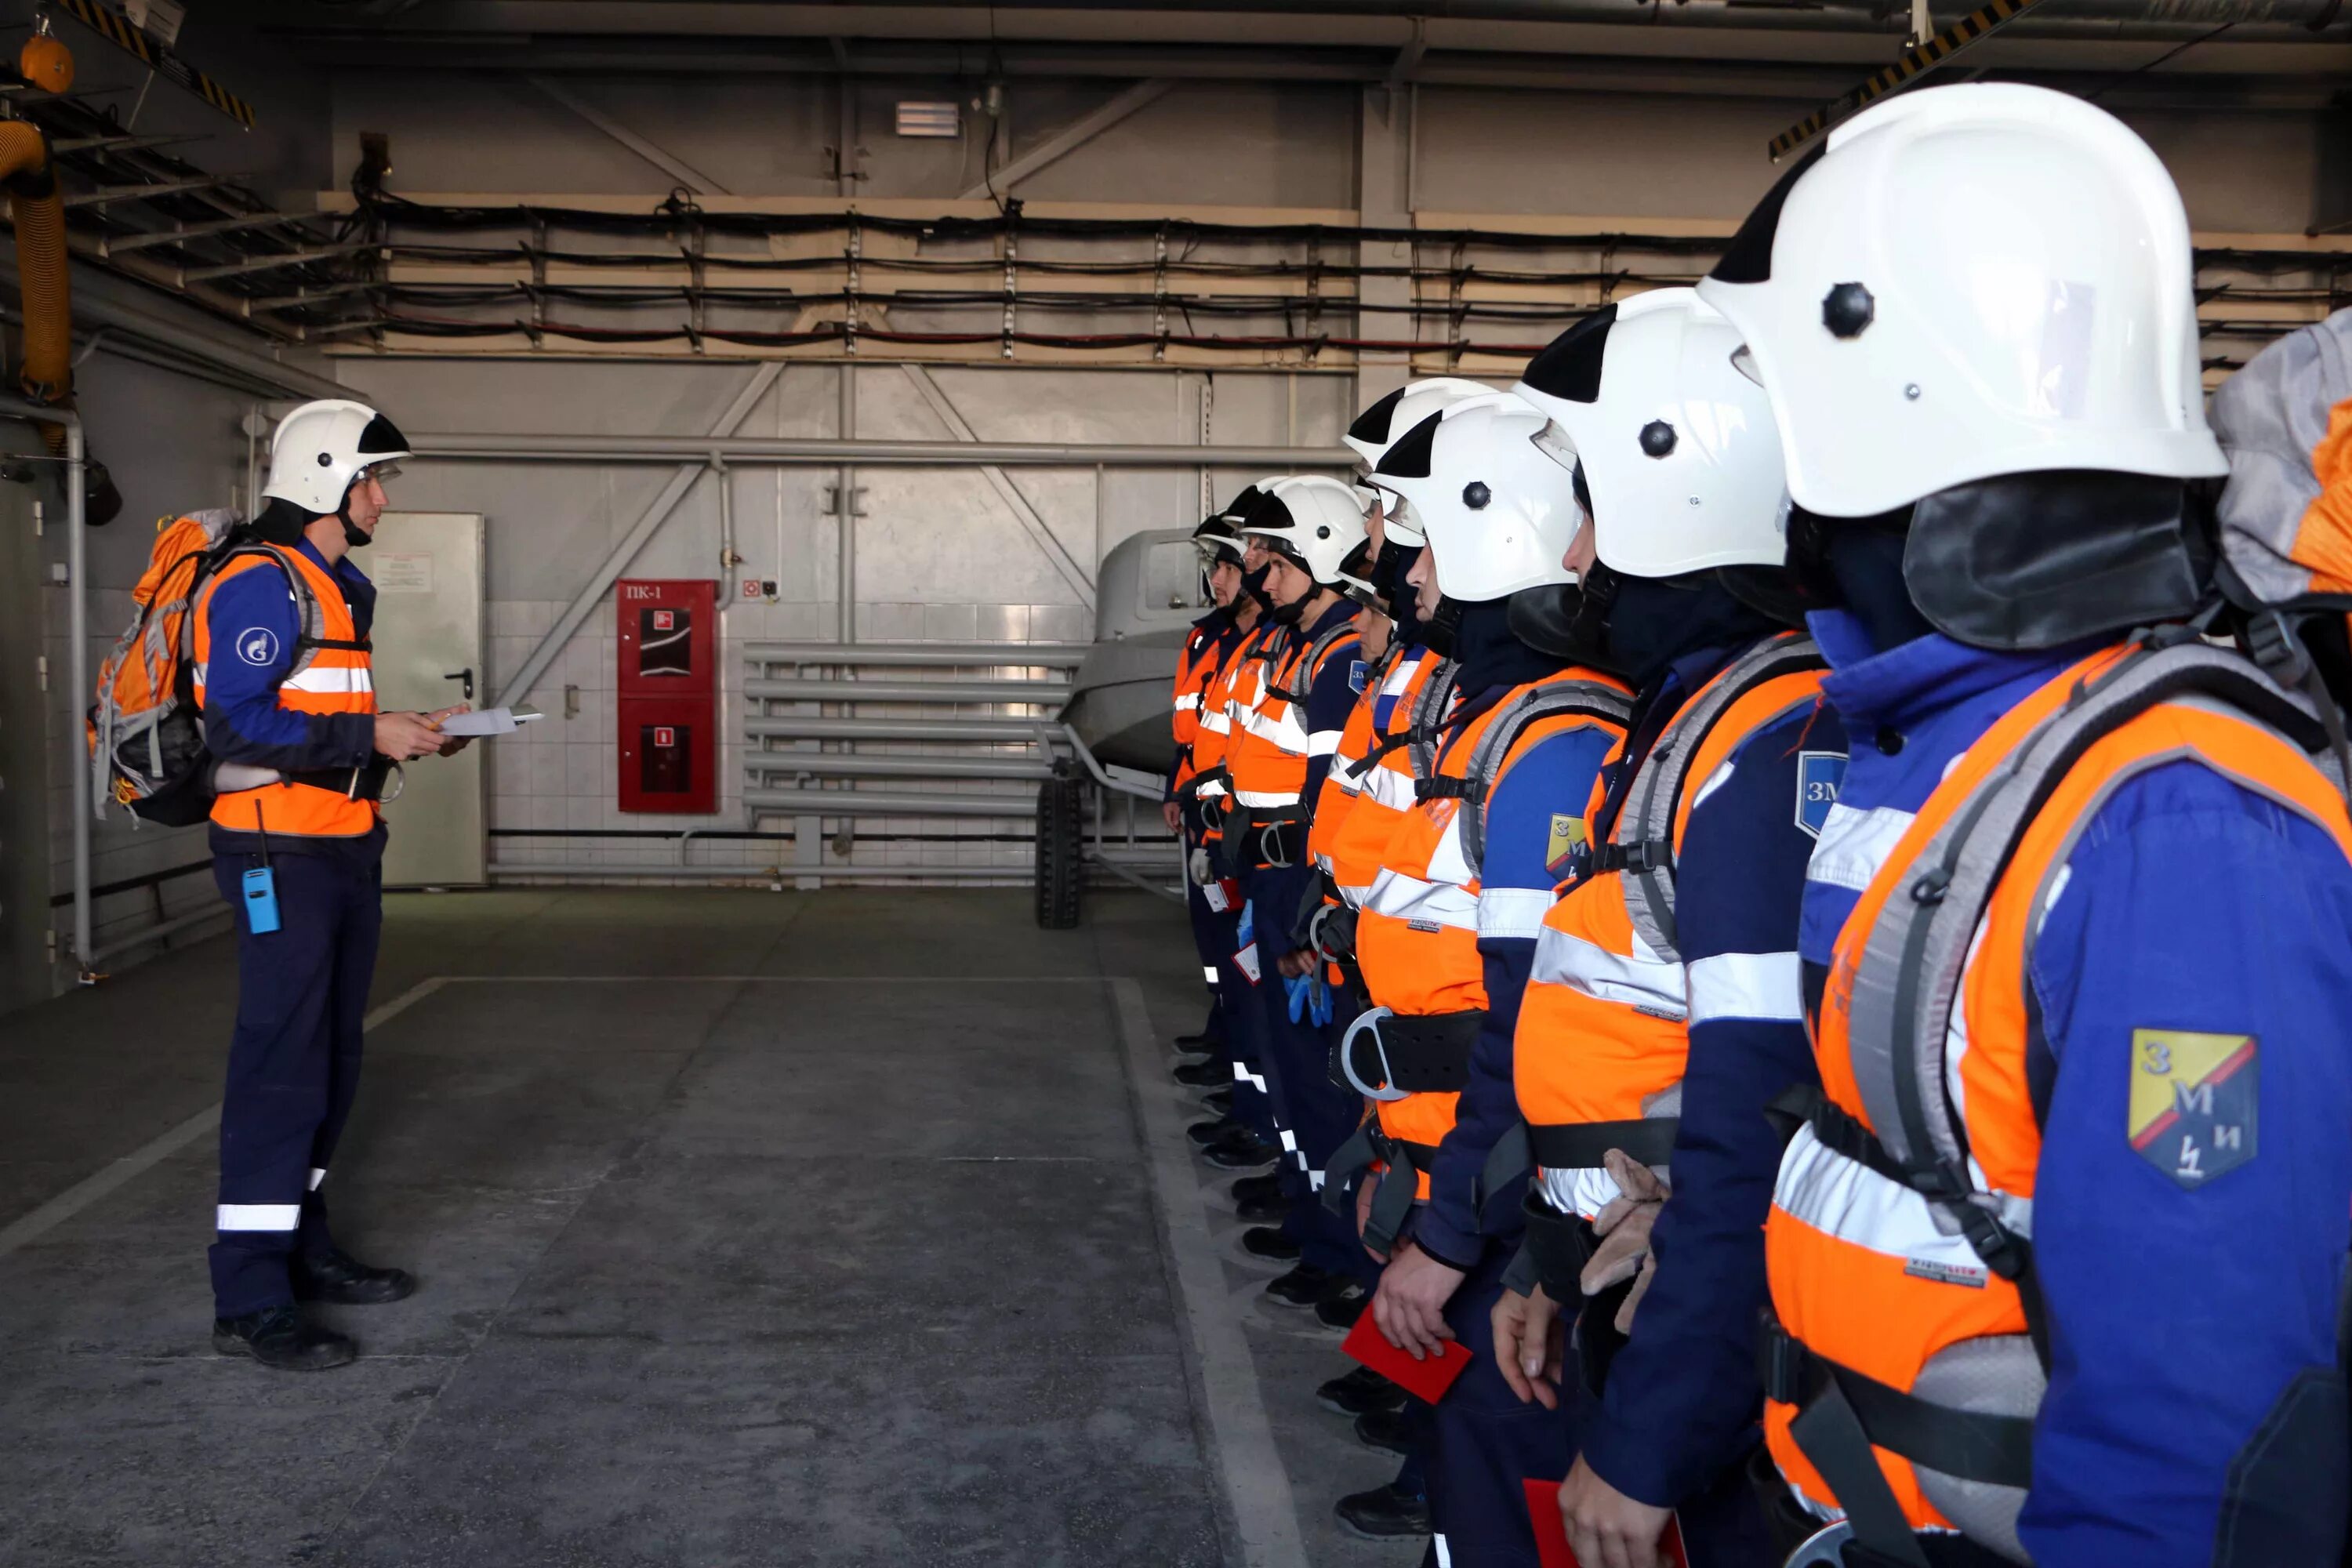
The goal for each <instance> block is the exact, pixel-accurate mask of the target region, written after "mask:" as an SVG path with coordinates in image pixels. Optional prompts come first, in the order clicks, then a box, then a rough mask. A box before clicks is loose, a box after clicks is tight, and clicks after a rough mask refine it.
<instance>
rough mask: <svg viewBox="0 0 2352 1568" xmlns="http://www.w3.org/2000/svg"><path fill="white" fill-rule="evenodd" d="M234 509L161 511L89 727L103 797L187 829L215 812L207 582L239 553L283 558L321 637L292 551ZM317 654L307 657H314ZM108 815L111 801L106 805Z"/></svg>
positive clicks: (306, 621)
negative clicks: (199, 645) (203, 681)
mask: <svg viewBox="0 0 2352 1568" xmlns="http://www.w3.org/2000/svg"><path fill="white" fill-rule="evenodd" d="M239 521H241V520H240V519H239V518H238V517H237V515H236V513H235V512H231V511H199V512H192V513H190V514H189V515H188V516H185V517H180V518H169V517H166V518H159V519H157V520H156V523H155V548H154V550H153V551H152V552H151V553H150V554H149V556H148V559H147V570H146V572H145V574H142V576H141V577H140V579H139V585H138V586H137V587H136V588H133V589H132V590H131V598H132V600H133V601H135V602H136V603H137V605H138V606H139V613H138V615H137V616H134V617H133V618H132V620H131V625H130V626H129V627H128V628H126V629H125V630H124V632H123V634H122V636H121V637H119V638H118V639H116V641H115V644H114V651H113V652H111V653H110V654H108V655H107V656H106V662H105V663H104V664H103V665H101V666H100V668H99V672H98V700H96V701H95V702H93V703H92V704H91V705H90V710H89V716H88V718H87V720H86V721H85V724H84V731H85V734H86V736H87V738H88V741H89V760H90V768H91V771H92V773H93V780H92V785H93V798H94V799H97V800H99V801H100V802H104V801H109V800H110V801H113V802H114V803H115V804H117V805H121V806H123V807H124V808H126V809H127V810H129V811H130V813H131V815H132V816H134V817H137V818H138V819H140V820H141V821H144V822H152V823H157V824H160V825H162V826H166V827H185V826H189V825H191V824H193V823H198V822H202V821H203V820H205V816H207V815H208V814H209V813H210V812H211V810H212V803H213V795H214V790H213V768H212V756H211V753H210V752H207V751H206V750H205V723H204V715H203V712H202V710H200V709H199V708H198V707H197V706H196V700H195V670H194V666H195V636H196V627H195V606H196V596H197V595H198V594H200V593H201V592H202V591H203V589H204V584H205V581H206V580H207V579H209V578H210V577H211V576H212V575H213V574H215V573H216V572H218V571H219V570H220V568H221V567H222V566H223V565H224V564H225V563H226V562H227V561H228V560H229V559H230V558H231V557H232V556H236V555H243V554H248V553H256V552H258V553H262V554H267V555H269V556H272V557H275V558H276V559H277V561H278V564H279V565H280V566H282V567H284V568H285V570H286V576H287V580H288V582H289V584H290V585H291V588H292V591H293V594H294V596H295V598H296V599H297V601H298V602H300V603H301V609H302V624H303V626H304V627H305V628H306V630H310V631H312V633H313V635H315V626H316V620H317V615H318V611H317V606H316V604H315V601H314V600H313V599H312V595H311V594H310V589H309V587H308V585H307V584H304V582H303V581H302V577H301V574H299V573H298V572H296V571H295V570H294V569H293V567H292V566H291V565H290V564H289V563H288V562H287V560H286V558H285V556H284V554H283V553H282V552H279V551H278V550H276V549H273V548H271V547H270V546H269V545H267V544H263V543H259V542H256V541H254V540H252V539H251V538H250V537H249V536H241V535H238V534H237V533H236V526H237V524H238V522H239ZM308 657H309V656H308V652H307V650H306V652H305V655H304V658H302V659H301V660H299V661H298V664H297V668H299V665H300V663H302V662H307V659H308ZM103 811H104V806H103V805H101V806H100V812H101V814H102V813H103Z"/></svg>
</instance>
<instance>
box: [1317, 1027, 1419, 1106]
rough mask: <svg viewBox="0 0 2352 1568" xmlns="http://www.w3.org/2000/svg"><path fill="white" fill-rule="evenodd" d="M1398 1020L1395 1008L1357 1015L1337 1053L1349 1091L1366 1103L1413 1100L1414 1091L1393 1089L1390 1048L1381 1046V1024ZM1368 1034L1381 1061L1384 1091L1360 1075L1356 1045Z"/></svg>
mask: <svg viewBox="0 0 2352 1568" xmlns="http://www.w3.org/2000/svg"><path fill="white" fill-rule="evenodd" d="M1395 1016H1396V1014H1395V1012H1394V1011H1393V1010H1392V1009H1391V1008H1387V1007H1372V1008H1368V1009H1366V1010H1365V1011H1364V1012H1361V1013H1359V1014H1357V1015H1356V1020H1355V1022H1354V1023H1352V1024H1349V1026H1348V1032H1347V1033H1346V1034H1344V1035H1342V1036H1340V1037H1339V1047H1338V1049H1337V1052H1336V1054H1337V1056H1338V1058H1339V1071H1340V1073H1341V1075H1342V1076H1344V1077H1345V1078H1346V1079H1347V1080H1348V1087H1349V1089H1354V1090H1355V1091H1356V1092H1357V1093H1358V1094H1360V1095H1362V1096H1363V1097H1364V1098H1365V1099H1366V1100H1381V1101H1383V1102H1390V1101H1395V1100H1410V1099H1412V1094H1411V1092H1410V1091H1408V1090H1405V1089H1397V1088H1394V1087H1391V1086H1392V1085H1393V1083H1394V1080H1395V1075H1394V1074H1393V1073H1391V1071H1390V1070H1389V1052H1388V1047H1386V1046H1384V1045H1382V1044H1381V1019H1383V1018H1393V1017H1395ZM1367 1034H1369V1035H1370V1036H1371V1037H1372V1050H1373V1052H1374V1053H1375V1054H1377V1055H1378V1056H1379V1058H1381V1087H1380V1088H1378V1089H1375V1088H1373V1087H1372V1086H1371V1085H1370V1084H1368V1083H1366V1082H1365V1081H1364V1080H1363V1078H1362V1076H1361V1075H1360V1074H1359V1073H1358V1072H1357V1071H1356V1041H1357V1040H1358V1039H1359V1038H1360V1037H1363V1036H1365V1035H1367Z"/></svg>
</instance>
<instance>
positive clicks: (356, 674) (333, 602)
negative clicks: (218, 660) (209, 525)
mask: <svg viewBox="0 0 2352 1568" xmlns="http://www.w3.org/2000/svg"><path fill="white" fill-rule="evenodd" d="M281 566H282V567H283V569H285V570H289V571H293V572H299V573H300V574H301V576H302V584H303V586H304V587H306V588H307V589H309V591H310V596H311V598H312V599H313V600H314V601H315V607H316V611H317V615H318V620H319V624H318V629H317V630H316V631H315V632H313V631H311V630H310V628H309V627H308V626H306V627H305V628H304V631H303V636H302V640H303V642H304V643H305V644H311V645H325V646H308V647H299V648H298V650H297V653H296V656H295V660H294V664H293V667H292V668H291V669H289V671H288V673H287V675H286V677H285V679H283V680H282V681H281V682H280V683H279V685H278V706H280V707H282V708H289V709H291V710H294V711H295V712H297V713H373V712H374V711H375V680H374V677H373V666H372V665H371V664H370V662H369V655H368V650H367V649H366V648H365V647H357V646H343V647H337V646H334V645H337V644H343V645H356V644H357V643H358V642H359V627H358V626H357V624H356V623H355V622H354V621H353V620H352V610H351V606H350V605H348V604H346V603H345V602H344V599H343V590H342V587H341V584H338V583H337V582H336V581H335V579H334V577H333V575H332V574H330V573H328V572H326V571H324V570H322V569H321V568H320V566H319V565H318V564H317V563H315V562H313V561H312V560H311V559H310V557H309V556H307V555H304V554H303V553H302V552H299V551H297V550H285V551H268V552H253V553H250V554H239V555H234V556H231V557H230V558H229V560H228V563H226V565H224V566H223V567H222V568H221V569H220V570H219V571H218V572H215V574H213V576H212V578H211V580H210V581H209V582H207V583H206V584H205V586H204V591H203V592H202V593H201V594H199V595H197V597H196V650H195V651H196V664H195V669H194V678H195V689H196V706H197V707H199V708H202V707H203V706H204V701H205V671H206V670H207V669H208V668H210V667H211V664H212V644H213V627H212V613H211V612H212V599H213V594H214V592H215V590H216V589H218V588H219V587H220V585H221V584H223V583H226V582H227V581H228V580H229V579H230V578H232V577H234V576H236V574H238V573H240V572H253V571H262V570H267V571H272V572H274V571H278V570H280V568H281ZM290 591H291V590H290V589H289V593H290ZM354 776H355V778H356V770H354ZM382 816H383V812H382V809H381V808H380V807H379V806H378V805H377V804H376V803H375V802H374V801H373V800H357V799H353V798H352V795H350V794H349V793H347V792H346V791H343V790H333V789H327V788H324V787H322V786H320V785H317V784H307V783H298V782H296V781H294V780H291V779H288V780H285V781H283V782H280V783H277V784H263V785H261V786H260V787H259V788H257V789H239V790H228V791H225V792H223V793H222V794H221V795H218V796H217V797H215V799H214V801H213V810H212V819H213V821H215V822H216V823H218V824H219V825H220V826H223V827H226V828H230V829H233V830H236V831H237V832H243V833H250V832H253V831H254V830H255V829H256V827H257V826H259V827H261V828H263V829H265V830H266V831H268V832H270V833H277V834H283V835H285V836H287V837H308V838H356V837H361V836H362V835H363V834H367V833H372V832H373V831H374V830H375V826H376V823H377V821H378V820H379V819H380V818H381V817H382Z"/></svg>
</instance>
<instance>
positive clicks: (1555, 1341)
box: [1488, 1285, 1568, 1410]
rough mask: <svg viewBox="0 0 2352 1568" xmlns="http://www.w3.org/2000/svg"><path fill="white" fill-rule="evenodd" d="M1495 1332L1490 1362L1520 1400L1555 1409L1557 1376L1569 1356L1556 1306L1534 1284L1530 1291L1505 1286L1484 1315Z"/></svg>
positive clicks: (1565, 1329) (1563, 1325)
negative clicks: (1491, 1360) (1493, 1350)
mask: <svg viewBox="0 0 2352 1568" xmlns="http://www.w3.org/2000/svg"><path fill="white" fill-rule="evenodd" d="M1488 1321H1489V1323H1491V1324H1492V1326H1493V1328H1494V1331H1495V1365H1496V1369H1497V1370H1499V1371H1500V1372H1501V1373H1502V1374H1503V1381H1504V1382H1505V1383H1507V1384H1510V1385H1511V1392H1512V1393H1513V1394H1517V1395H1518V1396H1519V1403H1521V1404H1522V1405H1524V1404H1526V1403H1527V1402H1528V1400H1531V1399H1532V1400H1534V1401H1535V1402H1536V1403H1537V1404H1538V1405H1542V1406H1543V1407H1544V1408H1545V1409H1546V1410H1557V1409H1559V1380H1560V1375H1561V1373H1562V1372H1563V1371H1564V1370H1565V1365H1564V1363H1565V1362H1566V1360H1567V1356H1568V1325H1567V1324H1565V1323H1563V1322H1561V1321H1560V1320H1559V1307H1558V1306H1556V1305H1555V1304H1554V1303H1553V1301H1552V1299H1551V1298H1550V1297H1549V1296H1547V1295H1545V1294H1544V1292H1543V1287H1542V1286H1540V1285H1538V1286H1537V1287H1536V1289H1535V1291H1534V1293H1533V1294H1532V1295H1527V1296H1522V1295H1520V1294H1519V1293H1518V1292H1517V1290H1506V1291H1504V1292H1503V1297H1502V1300H1499V1301H1496V1303H1495V1310H1494V1311H1493V1312H1492V1313H1490V1314H1489V1315H1488Z"/></svg>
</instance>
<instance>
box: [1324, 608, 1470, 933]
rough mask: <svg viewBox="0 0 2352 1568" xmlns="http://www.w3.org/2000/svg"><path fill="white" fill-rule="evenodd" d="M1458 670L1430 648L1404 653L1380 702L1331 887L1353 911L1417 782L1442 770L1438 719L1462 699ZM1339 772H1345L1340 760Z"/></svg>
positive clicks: (1334, 841)
mask: <svg viewBox="0 0 2352 1568" xmlns="http://www.w3.org/2000/svg"><path fill="white" fill-rule="evenodd" d="M1456 668H1457V667H1456V666H1455V665H1454V662H1453V661H1452V660H1451V659H1444V658H1438V656H1437V655H1435V654H1433V653H1432V652H1430V651H1429V650H1428V649H1427V648H1419V649H1415V650H1413V657H1412V658H1405V657H1404V656H1403V655H1402V654H1400V655H1399V656H1398V657H1397V658H1396V659H1395V660H1394V661H1393V662H1392V663H1391V665H1390V667H1389V671H1388V674H1387V676H1386V678H1385V679H1382V680H1381V684H1380V689H1379V690H1378V692H1377V693H1376V694H1374V696H1373V698H1372V710H1373V712H1372V729H1373V732H1374V736H1375V739H1374V740H1373V742H1372V744H1371V747H1370V750H1368V751H1366V752H1364V754H1363V756H1362V757H1361V758H1360V760H1359V761H1358V762H1356V763H1354V764H1353V765H1352V766H1350V767H1349V769H1348V770H1347V782H1346V783H1345V784H1343V785H1342V786H1341V787H1343V788H1346V789H1348V790H1349V792H1350V793H1351V794H1353V795H1354V796H1355V804H1353V805H1350V806H1349V808H1348V814H1347V816H1346V818H1345V819H1344V820H1342V821H1341V822H1340V824H1339V828H1338V830H1337V831H1336V832H1334V833H1333V834H1332V836H1331V882H1332V885H1333V887H1334V889H1336V890H1337V891H1338V893H1339V898H1340V900H1342V901H1343V902H1345V903H1347V904H1349V906H1351V907H1353V908H1358V909H1360V908H1361V907H1362V905H1363V902H1364V900H1365V899H1366V898H1367V897H1368V896H1370V893H1371V890H1372V881H1373V879H1374V878H1376V877H1377V876H1378V875H1379V874H1380V869H1381V857H1382V856H1383V855H1385V854H1387V853H1388V847H1389V840H1390V839H1391V838H1393V837H1395V836H1396V829H1397V824H1398V823H1400V822H1402V820H1403V819H1404V814H1405V813H1406V812H1408V811H1411V810H1412V805H1413V798H1412V791H1413V784H1414V783H1415V781H1416V780H1417V779H1419V778H1423V777H1426V776H1428V774H1429V773H1430V771H1431V770H1433V768H1434V766H1435V763H1436V756H1437V722H1438V719H1439V716H1440V715H1442V714H1443V713H1444V712H1445V710H1446V709H1447V708H1448V707H1449V706H1450V705H1451V704H1452V702H1453V700H1454V673H1455V670H1456ZM1382 704H1386V705H1387V706H1386V714H1387V719H1386V722H1385V723H1383V722H1382V721H1381V712H1382V707H1381V705H1382ZM1331 771H1332V773H1339V772H1340V769H1339V765H1338V764H1336V763H1335V764H1334V765H1333V766H1332V769H1331Z"/></svg>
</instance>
